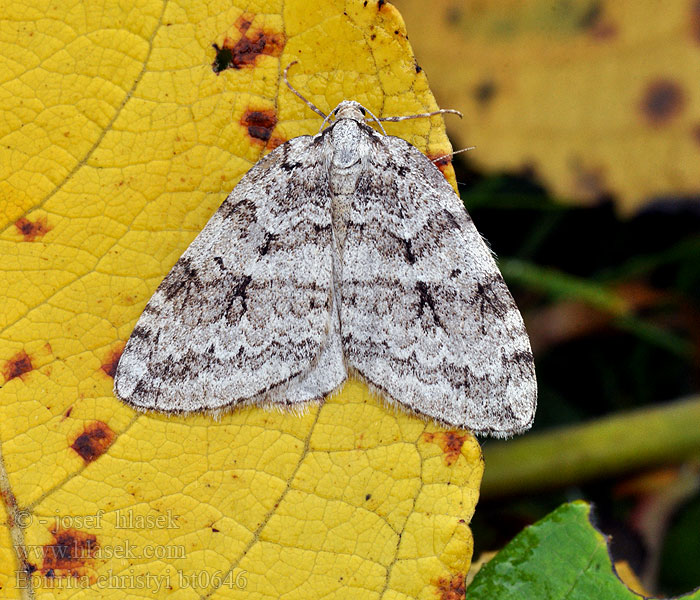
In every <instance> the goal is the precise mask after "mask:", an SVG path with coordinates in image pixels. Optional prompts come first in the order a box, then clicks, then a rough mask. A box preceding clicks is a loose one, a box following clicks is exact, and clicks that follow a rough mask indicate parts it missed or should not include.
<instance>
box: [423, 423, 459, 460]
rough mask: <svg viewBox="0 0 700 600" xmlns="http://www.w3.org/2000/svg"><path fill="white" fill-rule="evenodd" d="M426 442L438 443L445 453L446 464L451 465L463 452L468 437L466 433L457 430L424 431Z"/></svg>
mask: <svg viewBox="0 0 700 600" xmlns="http://www.w3.org/2000/svg"><path fill="white" fill-rule="evenodd" d="M423 439H424V440H425V441H426V442H429V443H433V444H437V445H438V446H440V449H441V450H442V451H443V452H444V453H445V464H446V465H447V466H448V467H449V466H451V465H453V464H454V463H455V462H457V459H458V458H459V456H460V455H461V454H462V446H463V445H464V442H465V441H466V439H467V436H466V434H464V433H458V432H457V431H443V432H439V433H424V434H423Z"/></svg>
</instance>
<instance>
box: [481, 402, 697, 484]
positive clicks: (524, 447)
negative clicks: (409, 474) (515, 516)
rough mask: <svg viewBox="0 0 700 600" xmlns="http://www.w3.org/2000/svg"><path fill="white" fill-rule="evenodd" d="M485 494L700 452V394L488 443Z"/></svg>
mask: <svg viewBox="0 0 700 600" xmlns="http://www.w3.org/2000/svg"><path fill="white" fill-rule="evenodd" d="M483 452H484V461H485V463H486V469H485V471H484V479H483V482H482V484H481V495H482V497H484V498H493V497H497V496H507V495H512V494H526V493H532V492H536V491H540V490H543V489H548V488H556V487H563V486H566V485H571V484H579V483H582V482H584V481H588V480H592V479H599V478H602V477H609V476H612V475H616V474H619V473H628V472H631V471H635V470H639V469H643V468H648V467H653V466H658V465H661V464H667V463H674V462H681V461H683V460H686V459H687V458H689V457H692V456H698V455H700V396H695V397H692V398H690V399H688V400H680V401H676V402H673V403H670V404H666V405H663V406H660V407H654V408H645V409H642V410H637V411H632V412H628V413H624V414H620V415H615V416H612V417H606V418H603V419H599V420H596V421H593V422H591V423H586V424H584V425H577V426H574V427H563V428H560V429H555V430H553V431H549V432H545V433H541V434H535V435H530V436H527V435H526V436H525V437H522V438H519V439H516V440H510V441H506V442H495V443H490V442H487V443H485V444H484V445H483Z"/></svg>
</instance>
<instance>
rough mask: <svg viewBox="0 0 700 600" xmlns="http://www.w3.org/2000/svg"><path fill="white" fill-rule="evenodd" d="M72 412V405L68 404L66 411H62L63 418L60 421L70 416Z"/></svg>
mask: <svg viewBox="0 0 700 600" xmlns="http://www.w3.org/2000/svg"><path fill="white" fill-rule="evenodd" d="M72 412H73V407H72V406H69V407H68V410H67V411H66V412H64V413H63V418H62V419H61V421H65V420H66V419H67V418H68V417H70V414H71V413H72Z"/></svg>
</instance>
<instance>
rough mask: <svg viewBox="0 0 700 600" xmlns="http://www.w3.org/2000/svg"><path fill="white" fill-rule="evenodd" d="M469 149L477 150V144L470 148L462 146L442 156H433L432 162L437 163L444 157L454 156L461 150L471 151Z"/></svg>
mask: <svg viewBox="0 0 700 600" xmlns="http://www.w3.org/2000/svg"><path fill="white" fill-rule="evenodd" d="M469 150H476V146H469V148H462V149H461V150H455V151H454V152H450V153H449V154H443V155H442V156H438V157H437V158H433V159H432V160H431V161H430V162H433V163H436V162H438V161H441V160H442V159H443V158H447V157H448V156H454V155H455V154H460V153H461V152H469Z"/></svg>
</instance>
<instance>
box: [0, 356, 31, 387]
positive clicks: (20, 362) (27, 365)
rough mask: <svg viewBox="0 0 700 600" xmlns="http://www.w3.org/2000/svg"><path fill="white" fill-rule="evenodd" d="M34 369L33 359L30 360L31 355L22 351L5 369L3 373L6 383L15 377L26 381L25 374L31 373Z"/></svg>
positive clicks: (6, 364) (9, 361)
mask: <svg viewBox="0 0 700 600" xmlns="http://www.w3.org/2000/svg"><path fill="white" fill-rule="evenodd" d="M33 368H34V366H33V365H32V359H31V358H29V355H28V354H27V353H26V352H25V351H24V350H20V351H19V352H18V353H17V354H15V355H14V356H13V357H12V358H11V359H10V360H8V361H7V362H6V363H5V366H4V367H3V370H2V373H3V375H4V376H5V383H7V382H8V381H10V379H14V378H15V377H19V378H20V379H21V380H22V381H24V377H23V376H24V374H25V373H29V371H31V370H32V369H33Z"/></svg>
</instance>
